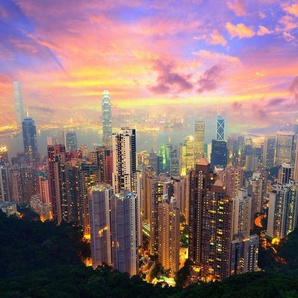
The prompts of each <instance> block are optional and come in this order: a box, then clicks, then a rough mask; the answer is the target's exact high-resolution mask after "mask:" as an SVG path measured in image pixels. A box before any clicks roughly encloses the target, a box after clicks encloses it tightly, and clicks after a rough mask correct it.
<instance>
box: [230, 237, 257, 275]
mask: <svg viewBox="0 0 298 298" xmlns="http://www.w3.org/2000/svg"><path fill="white" fill-rule="evenodd" d="M231 246H232V249H231V250H232V251H231V274H243V273H247V272H253V271H258V258H259V236H258V235H251V236H246V235H239V237H238V238H237V239H235V240H233V241H232V245H231Z"/></svg>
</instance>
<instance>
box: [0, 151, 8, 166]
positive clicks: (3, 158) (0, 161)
mask: <svg viewBox="0 0 298 298" xmlns="http://www.w3.org/2000/svg"><path fill="white" fill-rule="evenodd" d="M6 165H9V159H8V150H7V147H6V146H0V166H6Z"/></svg>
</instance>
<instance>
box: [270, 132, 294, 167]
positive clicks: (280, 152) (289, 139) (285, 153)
mask: <svg viewBox="0 0 298 298" xmlns="http://www.w3.org/2000/svg"><path fill="white" fill-rule="evenodd" d="M294 136H295V133H294V132H292V131H278V132H277V134H276V145H275V165H276V166H280V165H281V164H282V163H284V162H287V163H291V162H292V151H293V144H294Z"/></svg>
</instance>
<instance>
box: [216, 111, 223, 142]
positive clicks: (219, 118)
mask: <svg viewBox="0 0 298 298" xmlns="http://www.w3.org/2000/svg"><path fill="white" fill-rule="evenodd" d="M216 140H218V141H224V140H225V119H224V118H223V117H222V116H220V115H218V116H217V121H216Z"/></svg>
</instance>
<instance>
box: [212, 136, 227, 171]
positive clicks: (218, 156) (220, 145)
mask: <svg viewBox="0 0 298 298" xmlns="http://www.w3.org/2000/svg"><path fill="white" fill-rule="evenodd" d="M227 153H228V152H227V142H226V141H218V140H212V149H211V164H212V166H216V167H222V168H225V167H226V166H227V163H228V158H227Z"/></svg>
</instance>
